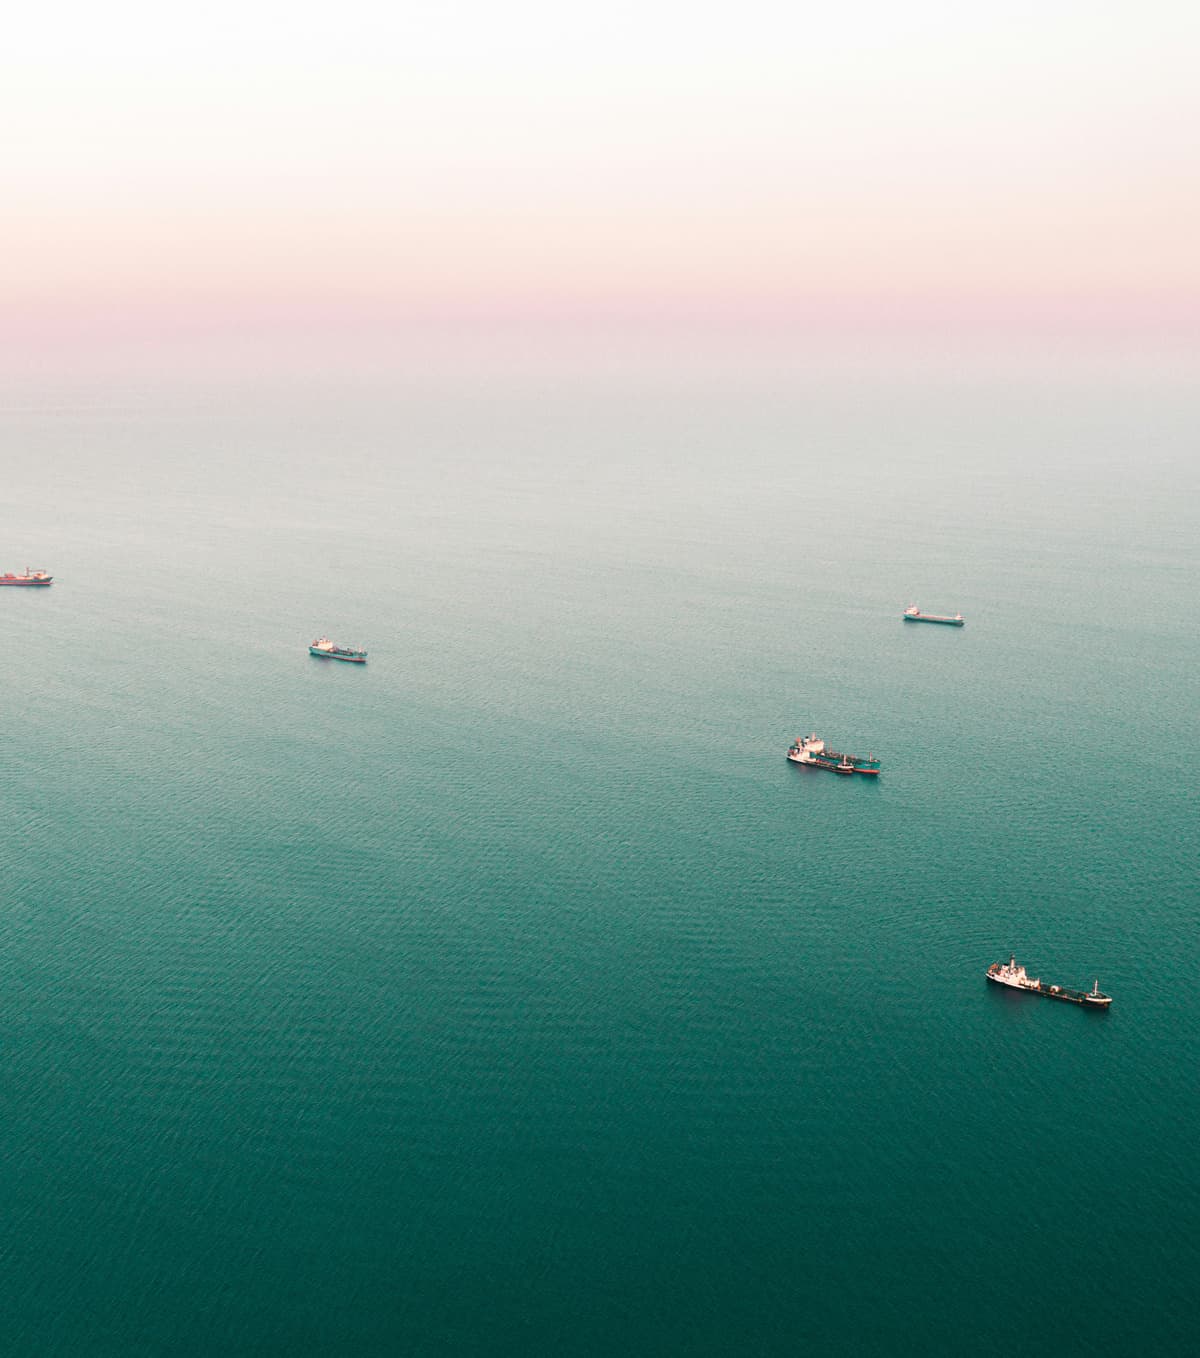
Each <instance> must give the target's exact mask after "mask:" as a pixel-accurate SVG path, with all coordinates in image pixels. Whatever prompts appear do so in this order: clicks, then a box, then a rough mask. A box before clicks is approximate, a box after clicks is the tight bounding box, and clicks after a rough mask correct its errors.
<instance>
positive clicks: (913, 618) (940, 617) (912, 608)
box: [904, 604, 966, 627]
mask: <svg viewBox="0 0 1200 1358" xmlns="http://www.w3.org/2000/svg"><path fill="white" fill-rule="evenodd" d="M904 621H905V622H940V623H941V624H942V625H943V626H945V627H963V626H965V625H966V624H965V621H964V619H963V615H962V614H961V613H955V614H954V615H953V616H951V615H950V614H949V613H922V612H921V610H920V609H919V608H918V607H917V606H916V604H909V606H908V607H907V608H906V609H905V610H904Z"/></svg>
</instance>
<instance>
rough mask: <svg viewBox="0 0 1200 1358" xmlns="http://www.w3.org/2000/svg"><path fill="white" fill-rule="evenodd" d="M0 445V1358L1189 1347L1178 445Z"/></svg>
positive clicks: (685, 437) (513, 397) (94, 433)
mask: <svg viewBox="0 0 1200 1358" xmlns="http://www.w3.org/2000/svg"><path fill="white" fill-rule="evenodd" d="M0 430H2V431H3V437H4V442H5V450H6V451H5V460H4V466H5V472H4V478H3V482H2V484H0V570H19V569H22V568H23V567H24V566H25V565H26V564H27V563H28V564H30V565H32V566H34V567H40V566H45V567H46V568H47V569H49V570H52V571H54V572H55V574H56V576H57V577H58V580H57V583H56V584H55V585H54V586H53V587H52V588H51V589H50V590H46V591H29V590H0V625H2V627H3V634H4V666H5V672H6V693H7V699H6V701H5V703H4V709H3V717H2V718H0V730H2V733H3V751H4V753H3V760H2V761H0V796H2V798H3V809H4V814H3V819H2V820H0V867H2V869H3V872H2V878H0V942H2V946H0V969H2V986H0V996H2V997H3V998H2V1000H0V1061H2V1063H3V1079H2V1080H0V1183H2V1188H3V1204H4V1209H5V1211H4V1220H5V1229H4V1233H3V1244H2V1246H0V1257H2V1260H3V1270H2V1273H0V1278H2V1283H0V1295H2V1297H3V1303H4V1304H3V1307H2V1309H0V1344H2V1348H3V1351H4V1352H6V1353H12V1354H53V1355H60V1354H61V1355H77V1354H78V1355H109V1354H112V1355H141V1354H145V1355H160V1354H161V1355H168V1354H169V1355H173V1356H175V1358H178V1356H179V1355H200V1354H219V1353H226V1354H255V1355H257V1354H262V1355H279V1354H296V1353H313V1354H331V1355H351V1354H368V1353H370V1354H384V1353H414V1354H439V1353H450V1354H460V1353H461V1354H480V1355H484V1354H498V1355H499V1354H503V1355H508V1354H514V1355H515V1354H582V1355H593V1354H594V1355H601V1354H604V1355H607V1354H704V1355H710V1354H711V1355H734V1354H762V1355H776V1354H778V1355H784V1354H797V1353H850V1352H859V1353H869V1354H874V1353H879V1354H883V1353H887V1354H891V1355H895V1354H930V1353H937V1354H943V1353H944V1354H955V1353H962V1352H966V1351H968V1350H971V1349H976V1348H978V1347H979V1346H980V1344H981V1342H988V1341H987V1340H986V1336H987V1335H988V1334H989V1333H993V1334H994V1333H999V1334H1000V1335H1001V1337H1002V1342H1003V1347H1004V1348H1005V1349H1006V1350H1007V1351H1009V1352H1019V1353H1035V1352H1037V1353H1043V1352H1049V1351H1051V1350H1053V1349H1055V1348H1057V1349H1058V1351H1060V1352H1079V1351H1081V1350H1082V1348H1083V1347H1084V1346H1085V1345H1092V1344H1095V1345H1097V1346H1098V1347H1100V1348H1101V1349H1105V1350H1107V1351H1109V1352H1112V1353H1121V1354H1128V1353H1133V1352H1135V1351H1151V1350H1152V1349H1156V1350H1157V1351H1158V1352H1159V1353H1163V1352H1167V1353H1178V1352H1183V1351H1185V1350H1186V1349H1187V1347H1188V1344H1189V1343H1190V1339H1189V1337H1194V1333H1195V1317H1194V1311H1193V1309H1192V1303H1193V1302H1194V1288H1195V1285H1196V1279H1197V1278H1198V1277H1200V1165H1198V1159H1197V1145H1198V1144H1200V1137H1198V1127H1200V1092H1198V1083H1197V1062H1198V1058H1200V1041H1198V1039H1200V934H1198V925H1200V893H1198V891H1197V865H1198V855H1197V805H1198V801H1197V796H1196V792H1195V786H1196V777H1197V769H1198V767H1200V702H1198V692H1200V686H1198V684H1197V674H1198V672H1200V638H1198V634H1197V622H1198V619H1200V609H1198V607H1197V597H1198V584H1200V514H1198V510H1197V506H1198V504H1200V457H1198V456H1197V453H1196V450H1197V447H1198V446H1200V402H1198V401H1197V400H1196V398H1195V397H1194V396H1192V397H1188V396H1187V395H1186V394H1184V393H1183V390H1182V388H1180V389H1178V390H1175V391H1171V390H1168V389H1165V388H1160V389H1156V390H1150V389H1149V388H1146V387H1136V386H1134V385H1132V384H1131V385H1130V386H1129V387H1128V388H1126V387H1123V386H1121V384H1115V385H1113V386H1110V387H1109V388H1108V389H1105V390H1102V389H1099V388H1092V389H1085V388H1084V387H1082V386H1074V387H1070V388H1068V387H1064V388H1063V389H1055V388H1052V387H1049V386H1045V385H1042V386H1038V387H1036V388H1034V387H1032V386H1029V385H1024V386H1023V385H1021V384H1015V383H1014V384H1010V385H1007V386H1006V385H1004V384H1000V383H996V384H993V385H992V386H990V387H989V386H980V385H977V386H962V385H960V386H957V387H955V386H946V387H943V388H935V387H933V386H931V385H925V386H922V387H920V389H917V388H916V387H915V386H914V387H911V388H902V387H895V388H890V389H865V390H859V391H854V390H850V389H848V388H846V389H840V390H825V391H820V390H815V389H814V390H812V391H804V390H797V391H792V392H786V393H785V392H780V391H778V390H776V391H771V392H759V393H757V394H753V395H752V394H748V393H746V394H743V395H740V396H738V395H733V394H730V395H726V396H722V395H720V394H714V393H713V392H712V391H711V390H707V391H705V390H700V389H697V390H686V389H684V388H682V387H677V388H675V389H673V390H671V391H669V392H668V391H663V392H659V393H649V392H647V391H644V390H643V391H633V390H630V391H616V390H614V389H612V388H609V389H606V390H597V391H592V392H586V391H583V390H582V389H580V388H573V389H570V390H554V389H550V388H547V389H545V390H532V389H527V390H523V391H520V392H517V393H508V394H499V393H496V392H490V391H483V392H476V391H473V390H472V389H471V388H470V387H469V386H468V387H465V388H463V389H460V390H457V391H450V390H449V389H447V390H445V391H442V392H438V391H432V390H429V391H425V392H424V393H423V394H405V393H402V392H401V393H396V394H390V395H388V394H382V395H381V394H380V393H378V392H376V393H373V394H369V395H368V394H364V393H362V392H354V393H344V394H342V395H340V396H339V395H337V394H336V393H334V394H327V395H325V396H323V397H321V398H317V397H313V396H310V395H297V396H296V397H295V398H294V399H292V400H282V399H279V398H278V396H273V397H271V398H270V399H267V398H265V397H264V398H263V399H261V400H255V399H253V398H252V397H250V396H247V395H245V394H241V395H240V396H238V397H236V398H233V397H230V398H227V399H223V400H219V401H217V400H211V401H204V400H187V401H185V400H183V399H178V400H172V401H166V400H162V399H158V398H155V397H144V396H141V395H138V394H126V393H123V394H119V395H115V396H114V395H112V394H108V395H105V396H92V397H86V398H85V397H83V396H79V395H70V394H60V395H58V396H56V397H54V398H53V399H39V400H36V401H17V400H14V401H10V402H9V403H8V404H7V405H6V406H5V407H4V409H3V411H2V412H0ZM912 601H916V602H917V603H919V604H920V605H921V606H922V607H923V608H926V609H930V610H939V611H941V610H945V611H949V612H954V611H956V610H961V611H962V612H963V613H964V615H965V616H966V618H967V626H966V627H965V628H963V629H962V630H961V631H960V630H957V629H950V628H934V627H914V626H911V625H907V626H906V625H905V624H903V623H902V622H901V620H900V612H901V609H902V608H903V607H904V605H906V604H907V603H909V602H912ZM320 632H327V633H328V634H329V635H330V636H332V637H333V638H334V639H335V640H339V641H343V642H348V643H352V644H359V645H362V646H365V647H367V648H368V649H369V650H370V653H371V660H370V664H369V665H368V666H366V667H363V668H358V667H351V666H345V665H335V664H332V663H329V662H323V661H319V660H315V659H311V658H310V657H309V655H308V654H307V650H306V646H307V643H308V641H309V640H310V638H312V637H313V636H315V635H317V634H318V633H320ZM810 730H815V731H817V732H819V733H821V734H823V735H824V736H826V737H827V738H828V739H830V740H831V741H833V742H834V743H835V744H837V745H838V746H839V747H840V746H842V745H845V746H847V747H849V748H850V749H851V750H853V751H855V752H858V753H863V754H865V753H867V752H868V751H872V752H874V753H876V754H877V755H879V756H880V757H881V758H882V759H883V761H884V763H883V767H884V772H883V776H882V778H881V779H880V780H879V781H878V783H877V784H872V783H868V782H867V781H865V780H861V779H842V778H836V777H833V776H831V775H827V774H821V773H817V772H813V771H810V770H805V769H800V768H796V767H793V766H791V765H789V764H788V763H787V762H786V761H785V759H784V752H785V749H786V746H787V744H788V741H789V740H790V739H791V738H792V737H793V736H795V735H797V734H800V733H807V732H808V731H810ZM1010 950H1015V951H1016V953H1017V956H1018V959H1019V960H1020V961H1023V962H1025V963H1027V964H1028V965H1029V967H1030V968H1031V970H1032V972H1033V973H1034V974H1041V975H1043V976H1045V977H1047V978H1049V979H1051V980H1054V981H1059V982H1063V983H1066V984H1070V985H1084V984H1087V985H1090V984H1091V982H1092V980H1093V978H1094V977H1099V979H1100V984H1101V988H1102V989H1105V990H1107V991H1109V992H1110V993H1111V994H1113V995H1114V996H1115V1003H1114V1005H1113V1008H1112V1011H1111V1012H1110V1013H1108V1014H1094V1013H1090V1012H1083V1011H1081V1010H1079V1009H1076V1008H1075V1007H1073V1006H1068V1005H1057V1004H1051V1003H1042V1002H1040V1001H1038V1000H1036V999H1034V998H1031V997H1027V996H1020V995H1015V994H1010V993H1006V992H1003V991H999V990H996V989H995V988H993V987H989V986H988V985H987V984H986V982H985V981H984V975H983V973H984V970H985V968H986V967H987V965H988V964H989V963H990V962H992V961H995V960H997V959H999V958H1001V957H1003V958H1007V956H1008V953H1009V951H1010Z"/></svg>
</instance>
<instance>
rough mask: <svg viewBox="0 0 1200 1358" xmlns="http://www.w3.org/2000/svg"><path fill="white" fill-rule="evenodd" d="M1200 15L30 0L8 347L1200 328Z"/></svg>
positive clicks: (14, 142) (14, 78)
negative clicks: (395, 332) (455, 330)
mask: <svg viewBox="0 0 1200 1358" xmlns="http://www.w3.org/2000/svg"><path fill="white" fill-rule="evenodd" d="M1198 16H1200V6H1197V5H1195V4H1183V3H1164V2H1163V0H1145V3H1139V4H1134V3H1132V0H1127V2H1126V3H1122V4H1105V3H1104V2H1103V0H1092V3H1075V2H1074V0H1070V2H1068V3H1062V2H1061V0H1042V3H1038V4H1026V3H1022V2H1021V0H1013V2H1012V3H1007V4H1004V5H1000V4H993V5H971V4H963V3H962V0H957V3H943V2H942V0H909V3H905V4H903V5H900V4H897V3H894V0H892V2H891V3H877V2H872V3H853V0H851V3H846V4H842V5H840V6H833V5H830V4H828V3H821V4H814V5H808V4H786V5H785V4H762V3H757V2H756V0H749V3H739V4H734V3H729V4H722V5H714V4H705V3H696V2H694V0H693V2H692V3H675V2H674V0H642V2H641V3H636V4H630V3H621V2H620V0H614V3H608V4H605V5H602V6H601V5H597V6H594V7H589V8H585V9H580V8H579V7H573V6H564V5H561V4H551V3H535V2H532V0H515V3H508V4H503V5H499V4H495V3H481V2H480V0H441V2H440V3H408V4H405V3H392V4H364V3H359V2H358V0H351V3H344V4H340V5H334V4H331V3H322V4H311V3H307V2H306V0H289V2H288V3H274V2H273V0H272V2H271V3H259V2H255V0H250V3H247V4H236V3H227V0H214V2H213V3H209V4H207V5H205V6H203V7H197V8H196V9H194V10H192V11H187V12H185V11H182V10H180V9H179V8H178V7H172V6H167V5H163V4H161V3H153V4H151V3H133V4H129V3H120V2H119V0H118V3H115V4H110V5H105V6H90V5H87V6H85V5H81V4H67V5H62V4H53V3H49V4H47V5H45V6H44V7H42V8H41V9H38V10H37V11H36V12H35V11H34V10H33V8H32V7H28V8H27V9H26V12H25V13H23V14H20V15H18V16H17V17H16V18H15V19H14V18H11V17H10V18H9V20H8V21H7V25H6V33H5V44H4V50H3V55H0V68H2V69H0V115H2V117H0V127H2V128H3V133H2V141H0V145H2V146H3V166H4V190H5V199H6V206H5V211H4V214H3V221H4V230H3V238H2V249H0V343H2V344H3V346H4V348H3V352H4V354H5V355H7V356H8V357H9V358H10V359H11V358H12V357H13V355H20V354H22V353H36V354H39V355H41V360H40V361H42V362H45V361H48V360H50V359H52V358H53V356H54V355H55V354H62V355H67V354H70V355H71V360H70V361H72V362H78V361H86V359H87V356H88V354H89V352H92V353H95V354H99V353H100V352H101V351H111V350H112V348H113V346H114V345H117V346H118V347H119V346H120V345H121V344H122V343H127V342H134V341H141V342H145V343H148V344H152V345H154V346H157V347H159V348H161V347H163V346H166V347H167V348H171V347H172V346H177V347H178V348H179V352H180V353H181V354H184V353H185V352H187V350H188V346H189V345H194V344H195V343H197V342H199V343H201V344H208V345H213V346H217V347H219V346H220V344H221V343H222V340H223V337H224V339H232V338H233V337H236V336H238V335H244V334H245V333H246V332H247V331H248V330H253V331H255V333H258V334H260V335H261V334H262V333H266V332H270V331H271V330H272V329H274V330H277V331H278V332H279V333H280V334H281V335H283V334H286V333H287V332H288V331H289V329H291V330H295V329H303V328H306V327H307V328H309V329H313V328H315V326H316V325H320V326H321V327H324V328H325V330H326V333H332V332H333V331H338V332H340V333H346V332H347V331H353V332H355V333H358V334H360V335H361V336H362V337H364V341H365V342H366V343H369V342H370V337H371V336H372V335H378V334H379V333H380V331H381V330H383V331H387V330H388V329H389V328H394V327H397V326H399V327H404V326H418V327H419V326H422V325H426V326H428V325H433V326H436V325H438V324H443V323H444V324H450V325H458V326H464V325H465V326H469V327H470V326H473V327H476V328H478V327H480V326H483V327H485V328H486V326H487V325H489V324H501V325H505V324H509V323H514V322H515V323H519V324H522V325H526V326H531V327H534V328H537V327H538V326H544V327H545V328H546V329H547V333H550V332H551V331H552V332H554V333H555V334H557V335H561V334H562V333H563V332H564V331H566V332H568V333H569V332H572V331H584V330H587V329H589V328H591V329H593V330H597V329H598V330H603V331H605V332H606V333H612V331H613V329H614V328H615V329H616V330H617V331H619V330H620V328H621V326H622V325H623V324H635V323H637V324H642V323H646V322H647V321H648V320H653V321H655V323H658V322H660V321H662V320H663V318H666V320H667V321H668V322H671V321H672V320H673V321H674V322H677V323H678V324H679V325H681V326H685V327H686V326H688V325H692V326H695V325H697V324H701V325H705V326H712V327H717V328H719V329H722V330H724V331H730V330H732V331H739V330H747V331H749V330H756V331H759V332H761V333H769V332H772V331H773V330H778V328H779V327H781V326H782V327H788V326H791V325H800V326H805V325H808V326H811V327H814V328H817V329H819V328H821V327H822V326H825V327H828V326H837V325H839V324H840V325H850V326H859V325H864V324H866V325H876V324H878V325H882V326H883V327H885V328H886V327H887V326H889V325H890V326H893V327H899V328H901V329H903V328H904V327H906V326H909V325H924V326H929V325H933V326H937V325H942V324H945V323H947V319H948V318H949V320H950V321H952V323H953V324H954V325H956V326H965V327H966V328H968V329H969V328H971V327H973V326H975V327H982V328H987V327H989V326H996V325H1000V326H1009V325H1016V326H1020V325H1022V324H1025V323H1026V322H1031V321H1032V322H1037V323H1047V322H1049V323H1053V324H1057V323H1059V322H1063V323H1070V324H1075V325H1077V326H1078V327H1079V328H1081V329H1084V330H1087V329H1094V328H1096V327H1099V328H1101V329H1104V328H1108V329H1111V330H1112V331H1113V332H1114V333H1119V332H1121V331H1122V330H1127V329H1128V328H1129V327H1131V326H1132V327H1133V328H1135V329H1139V330H1140V329H1146V328H1149V329H1151V330H1161V331H1163V332H1164V333H1168V332H1180V331H1187V332H1189V333H1191V332H1192V330H1193V327H1194V325H1195V322H1196V318H1197V315H1198V314H1200V264H1198V262H1197V258H1198V252H1197V248H1196V241H1197V239H1200V231H1198V228H1200V212H1198V210H1197V209H1198V206H1200V178H1198V170H1197V166H1198V164H1200V157H1198V154H1197V153H1198V151H1200V147H1198V146H1197V140H1198V129H1200V81H1197V78H1196V59H1197V57H1196V54H1197V52H1200V17H1198ZM198 337H199V338H198Z"/></svg>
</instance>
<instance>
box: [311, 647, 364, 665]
mask: <svg viewBox="0 0 1200 1358" xmlns="http://www.w3.org/2000/svg"><path fill="white" fill-rule="evenodd" d="M308 653H309V655H315V656H316V657H317V658H318V659H319V660H344V661H345V662H346V663H347V664H348V665H365V664H366V663H367V657H366V656H365V655H335V654H334V652H333V651H318V650H317V648H316V647H315V646H310V647H309V648H308Z"/></svg>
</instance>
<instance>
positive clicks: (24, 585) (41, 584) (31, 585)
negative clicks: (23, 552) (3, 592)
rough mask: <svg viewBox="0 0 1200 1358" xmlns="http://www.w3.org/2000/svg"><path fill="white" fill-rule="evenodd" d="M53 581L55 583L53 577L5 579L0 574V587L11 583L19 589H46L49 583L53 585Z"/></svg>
mask: <svg viewBox="0 0 1200 1358" xmlns="http://www.w3.org/2000/svg"><path fill="white" fill-rule="evenodd" d="M53 583H54V581H53V580H52V579H51V580H5V579H4V577H3V576H0V587H3V586H5V585H11V586H13V587H14V588H18V589H45V587H46V586H47V585H52V584H53Z"/></svg>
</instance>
